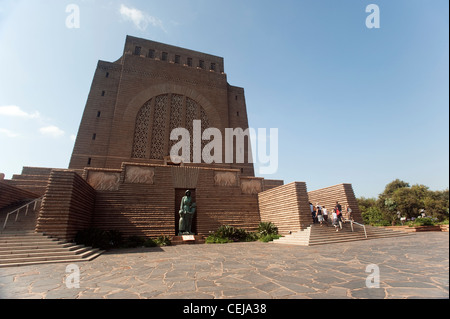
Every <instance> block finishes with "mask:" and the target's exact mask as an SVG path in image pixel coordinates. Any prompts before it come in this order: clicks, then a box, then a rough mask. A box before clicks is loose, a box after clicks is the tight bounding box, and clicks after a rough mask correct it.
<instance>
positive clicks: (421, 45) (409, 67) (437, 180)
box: [0, 0, 449, 197]
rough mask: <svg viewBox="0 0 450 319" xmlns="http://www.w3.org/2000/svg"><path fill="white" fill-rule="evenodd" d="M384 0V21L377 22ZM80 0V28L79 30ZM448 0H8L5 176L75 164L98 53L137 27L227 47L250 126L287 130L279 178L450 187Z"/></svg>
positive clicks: (312, 183)
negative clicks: (373, 10) (75, 24)
mask: <svg viewBox="0 0 450 319" xmlns="http://www.w3.org/2000/svg"><path fill="white" fill-rule="evenodd" d="M372 3H373V4H376V5H378V6H379V8H380V28H378V29H369V28H367V27H366V24H365V21H366V17H367V16H368V15H369V13H366V11H365V8H366V6H367V5H369V4H372ZM69 4H75V5H77V6H78V8H79V9H80V27H79V28H73V29H70V28H67V26H66V19H67V17H68V16H69V15H70V13H67V12H66V7H67V5H69ZM448 6H449V4H448V1H447V0H433V1H422V0H404V1H403V0H390V1H385V0H370V1H363V0H341V1H336V0H292V1H289V0H280V1H265V0H257V1H256V0H246V1H234V0H233V1H230V0H227V1H224V0H222V1H219V0H192V1H188V0H165V1H138V0H111V1H94V0H84V1H75V0H74V1H61V0H45V1H44V0H22V1H10V0H0V150H1V153H0V154H1V156H0V172H3V173H5V174H6V178H11V177H12V175H13V174H19V173H20V172H21V170H22V167H23V166H39V167H57V168H66V167H67V166H68V164H69V159H70V156H71V153H72V148H73V144H74V136H76V134H77V132H78V127H79V124H80V120H81V116H82V113H83V110H84V106H85V103H86V99H87V96H88V93H89V89H90V85H91V82H92V78H93V74H94V71H95V67H96V64H97V61H98V60H105V61H115V60H117V59H118V58H119V57H120V56H121V54H122V51H123V45H124V42H125V37H126V35H133V36H137V37H142V38H147V39H151V40H154V41H159V42H163V43H167V44H171V45H176V46H181V47H185V48H189V49H192V50H196V51H201V52H206V53H209V54H214V55H218V56H222V57H224V59H225V72H226V73H227V76H228V82H229V83H230V84H231V85H235V86H240V87H243V88H244V89H245V94H246V103H247V109H248V113H249V122H250V126H251V127H253V128H268V129H269V128H278V130H279V133H278V135H279V154H278V156H279V168H278V171H277V173H275V174H273V175H263V177H266V178H273V179H283V180H284V181H285V183H288V182H292V181H304V182H306V183H307V186H308V189H309V190H313V189H318V188H322V187H326V186H331V185H335V184H338V183H342V182H346V183H352V184H353V187H354V191H355V194H356V196H365V197H376V196H377V195H378V194H379V193H381V192H382V191H383V189H384V186H385V185H386V184H387V183H389V182H391V181H392V180H394V179H396V178H400V179H402V180H404V181H407V182H409V183H410V184H424V185H427V186H429V187H430V188H431V189H433V190H442V189H445V188H448V185H449V168H448V166H449V91H448V86H449V74H448V72H449V65H448V63H449V62H448V61H449V40H448V38H449V34H448V33H449V16H448V12H449V8H448Z"/></svg>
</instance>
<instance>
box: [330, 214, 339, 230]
mask: <svg viewBox="0 0 450 319" xmlns="http://www.w3.org/2000/svg"><path fill="white" fill-rule="evenodd" d="M331 221H332V225H333V226H334V228H335V229H336V231H339V228H338V225H339V220H338V217H337V214H336V210H335V209H333V210H332V211H331Z"/></svg>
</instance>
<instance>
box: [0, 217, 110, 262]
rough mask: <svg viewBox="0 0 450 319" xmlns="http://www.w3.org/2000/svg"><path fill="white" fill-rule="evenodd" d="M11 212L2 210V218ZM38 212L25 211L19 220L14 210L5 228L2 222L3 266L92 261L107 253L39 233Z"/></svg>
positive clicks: (0, 260)
mask: <svg viewBox="0 0 450 319" xmlns="http://www.w3.org/2000/svg"><path fill="white" fill-rule="evenodd" d="M12 209H14V208H12ZM12 209H11V210H10V211H12ZM7 213H8V211H7V210H3V211H1V212H0V222H1V221H3V222H4V220H5V218H6V214H7ZM36 214H37V212H33V211H30V212H29V213H28V214H27V215H25V214H24V212H23V211H22V212H21V213H20V214H19V218H18V220H17V221H15V214H13V215H11V216H10V218H9V219H8V222H7V225H6V228H5V229H3V222H2V223H1V225H0V267H13V266H24V265H35V264H47V263H56V262H59V263H62V262H63V263H73V262H82V261H90V260H92V259H94V258H96V257H98V256H99V255H100V254H102V253H103V251H102V250H99V249H97V248H95V249H93V248H91V247H85V246H83V245H76V244H74V243H69V242H65V241H61V240H58V239H57V238H52V237H49V236H45V235H44V234H42V233H36V232H35V228H36V217H37V216H36Z"/></svg>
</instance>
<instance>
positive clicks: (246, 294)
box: [0, 232, 449, 299]
mask: <svg viewBox="0 0 450 319" xmlns="http://www.w3.org/2000/svg"><path fill="white" fill-rule="evenodd" d="M371 264H374V265H377V266H378V267H379V271H380V285H379V288H367V287H366V278H367V277H368V276H370V275H371V274H372V273H371V272H366V267H367V266H368V265H371ZM67 266H68V265H66V264H49V265H34V266H23V267H12V268H0V298H1V299H6V298H8V299H22V298H27V299H28V298H45V299H59V298H64V299H66V298H68V299H75V298H89V299H98V298H107V299H110V298H111V299H114V298H116V299H117V298H118V299H130V298H131V299H139V298H166V299H174V298H176V299H178V298H189V299H191V298H202V299H203V298H208V299H210V298H221V299H224V298H225V299H226V298H239V299H241V298H242V299H244V298H252V299H253V298H256V299H260V298H264V299H272V298H281V299H290V298H300V299H318V298H327V299H328V298H338V299H343V298H357V299H359V298H370V299H383V298H387V299H392V298H394V299H397V298H449V292H448V287H449V235H448V233H443V232H429V233H415V234H412V235H411V236H407V237H401V238H385V239H375V240H369V241H360V242H350V243H344V244H331V245H322V246H314V247H303V246H292V245H277V244H273V243H272V244H271V243H261V242H253V243H233V244H224V245H220V244H215V245H184V246H183V245H181V246H170V247H164V248H139V249H129V250H120V251H111V252H108V253H105V254H103V255H101V256H100V257H98V258H97V259H95V260H94V261H91V262H80V263H79V264H78V266H79V269H80V283H79V284H80V287H79V288H70V289H69V288H67V286H66V277H67V276H69V275H70V274H71V273H70V272H66V267H67Z"/></svg>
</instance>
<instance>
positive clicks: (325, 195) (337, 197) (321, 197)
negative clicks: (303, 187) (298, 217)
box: [308, 184, 363, 223]
mask: <svg viewBox="0 0 450 319" xmlns="http://www.w3.org/2000/svg"><path fill="white" fill-rule="evenodd" d="M308 197H309V201H310V202H311V203H312V204H313V205H316V204H317V203H319V204H320V205H321V206H326V208H327V210H328V212H329V213H331V209H333V208H334V207H335V206H336V201H338V202H339V204H341V206H342V210H343V212H342V213H343V215H344V217H348V216H347V213H346V211H345V205H349V206H350V208H351V209H352V211H353V219H354V220H355V222H358V223H362V222H363V220H362V217H361V211H360V209H359V206H358V202H357V201H356V197H355V194H354V192H353V188H352V185H351V184H338V185H334V186H330V187H326V188H322V189H318V190H314V191H310V192H308Z"/></svg>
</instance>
